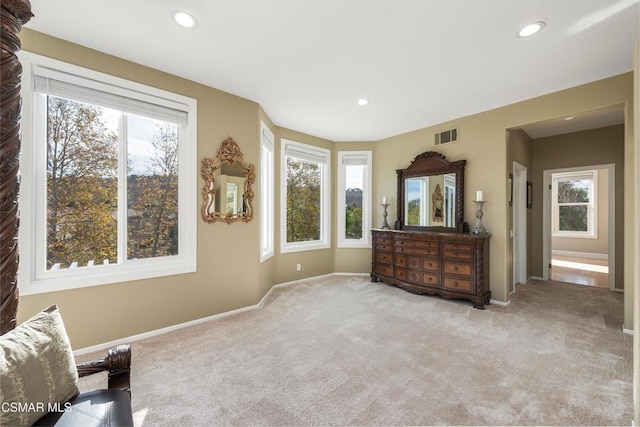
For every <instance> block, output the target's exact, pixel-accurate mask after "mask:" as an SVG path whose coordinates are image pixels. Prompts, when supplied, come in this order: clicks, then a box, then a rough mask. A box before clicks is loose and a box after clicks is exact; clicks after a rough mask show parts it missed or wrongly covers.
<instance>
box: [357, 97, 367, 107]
mask: <svg viewBox="0 0 640 427" xmlns="http://www.w3.org/2000/svg"><path fill="white" fill-rule="evenodd" d="M368 103H369V100H368V99H367V98H360V99H358V105H367V104H368Z"/></svg>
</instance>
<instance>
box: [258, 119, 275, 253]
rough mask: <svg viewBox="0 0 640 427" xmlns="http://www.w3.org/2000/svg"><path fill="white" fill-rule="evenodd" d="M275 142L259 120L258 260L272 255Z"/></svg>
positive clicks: (267, 128)
mask: <svg viewBox="0 0 640 427" xmlns="http://www.w3.org/2000/svg"><path fill="white" fill-rule="evenodd" d="M274 150H275V143H274V137H273V132H271V129H269V127H268V126H267V125H266V124H265V123H264V122H263V121H260V262H264V261H266V260H267V259H269V258H271V257H272V256H273V255H274V252H275V250H274V245H275V244H274V240H275V239H274V228H275V223H274V218H275V154H274Z"/></svg>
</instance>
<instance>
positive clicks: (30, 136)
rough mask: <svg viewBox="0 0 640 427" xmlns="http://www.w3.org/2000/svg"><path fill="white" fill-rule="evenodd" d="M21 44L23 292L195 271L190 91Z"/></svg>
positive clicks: (193, 166) (192, 143)
mask: <svg viewBox="0 0 640 427" xmlns="http://www.w3.org/2000/svg"><path fill="white" fill-rule="evenodd" d="M23 56H24V58H23V64H24V65H25V73H24V74H25V75H24V83H23V86H24V92H23V95H24V96H23V98H24V109H23V132H24V133H25V138H24V140H23V151H22V158H23V159H24V160H25V161H23V162H22V164H21V175H22V176H23V180H22V193H21V197H20V205H21V211H22V212H23V215H22V227H21V229H20V245H21V246H20V249H21V263H20V274H21V277H20V280H21V285H24V286H23V287H22V290H23V291H26V292H24V293H31V292H42V291H51V290H59V289H67V288H72V287H79V286H87V285H95V284H103V283H112V282H117V281H123V280H132V279H141V278H148V277H156V276H160V275H168V274H178V273H183V272H189V271H194V270H195V226H194V225H193V224H194V222H195V221H194V218H195V211H194V208H193V206H194V205H195V197H194V196H193V194H195V192H196V190H195V180H194V179H193V178H192V177H191V176H192V175H193V173H192V172H191V171H192V170H193V169H195V156H194V153H195V116H196V114H195V113H196V102H195V100H191V99H189V98H185V97H182V96H179V95H174V94H170V93H167V92H163V91H159V90H157V89H153V88H150V87H146V86H143V85H140V84H135V83H132V82H128V81H124V80H121V79H116V78H114V77H112V76H106V75H104V74H100V73H96V72H93V71H90V70H86V69H83V68H80V67H76V66H72V65H69V64H64V63H61V62H58V61H54V60H51V59H47V58H42V57H39V56H36V55H30V54H26V53H25V54H23ZM25 213H28V214H27V215H25Z"/></svg>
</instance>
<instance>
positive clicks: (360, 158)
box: [336, 151, 372, 248]
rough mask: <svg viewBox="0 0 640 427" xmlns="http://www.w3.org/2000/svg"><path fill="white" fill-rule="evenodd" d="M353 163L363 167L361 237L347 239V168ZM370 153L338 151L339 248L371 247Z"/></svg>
mask: <svg viewBox="0 0 640 427" xmlns="http://www.w3.org/2000/svg"><path fill="white" fill-rule="evenodd" d="M353 162H355V163H357V164H360V165H363V166H365V169H364V182H363V186H364V188H363V189H362V237H361V238H360V239H347V238H346V237H345V233H346V215H347V209H346V206H345V203H344V201H345V198H346V195H347V191H346V190H347V188H346V187H347V182H346V180H347V167H348V166H350V165H351V164H354V163H353ZM371 162H372V152H371V151H338V184H337V197H338V199H337V216H336V218H338V220H337V221H338V224H337V230H338V231H337V232H338V239H337V241H338V247H339V248H368V247H371V232H370V230H371Z"/></svg>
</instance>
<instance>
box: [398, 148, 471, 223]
mask: <svg viewBox="0 0 640 427" xmlns="http://www.w3.org/2000/svg"><path fill="white" fill-rule="evenodd" d="M466 163H467V162H466V160H458V161H456V162H449V161H448V160H446V159H445V156H444V155H442V154H440V153H437V152H435V151H427V152H425V153H422V154H419V155H418V156H416V158H415V159H414V160H413V161H412V162H411V164H410V165H409V167H408V168H406V169H398V170H397V171H396V173H397V175H398V198H397V201H398V209H397V212H398V224H399V226H400V229H401V230H424V231H442V232H459V233H461V232H462V224H463V212H464V167H465V164H466Z"/></svg>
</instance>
